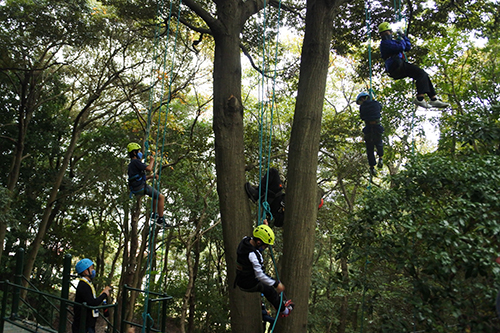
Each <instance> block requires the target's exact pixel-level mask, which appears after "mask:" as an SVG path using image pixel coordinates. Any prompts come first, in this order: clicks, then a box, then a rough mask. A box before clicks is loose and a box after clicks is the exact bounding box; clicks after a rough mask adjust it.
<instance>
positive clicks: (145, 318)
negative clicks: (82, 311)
mask: <svg viewBox="0 0 500 333" xmlns="http://www.w3.org/2000/svg"><path fill="white" fill-rule="evenodd" d="M180 4H181V2H180V3H179V7H178V8H179V9H178V14H177V15H178V16H177V28H176V35H175V40H174V47H173V51H172V52H171V61H170V63H171V67H170V75H169V76H168V77H169V82H168V94H167V102H166V106H165V117H164V120H162V114H163V111H162V110H163V106H164V100H163V96H164V93H165V84H164V81H165V78H166V77H165V73H166V72H167V52H166V50H165V52H164V57H163V61H162V62H163V71H162V72H160V71H159V70H157V73H158V76H157V79H158V82H159V83H160V84H161V89H160V101H159V107H158V128H159V129H158V131H157V133H156V147H158V146H159V142H160V137H161V134H163V137H162V142H161V150H160V152H159V154H158V152H157V154H156V155H155V158H154V167H153V170H152V171H153V175H156V173H157V172H158V179H156V178H155V177H153V185H152V187H153V191H154V190H157V191H158V193H160V180H161V171H162V168H161V166H160V167H159V168H158V166H157V164H158V163H157V162H158V160H157V159H159V161H160V164H161V161H162V159H163V154H164V146H165V137H166V129H167V128H166V127H167V121H168V112H169V109H170V107H169V106H170V100H171V88H172V82H173V76H174V75H173V69H174V66H175V51H176V47H177V37H178V32H179V24H180V23H179V22H180V21H179V17H180V8H181V6H180ZM162 8H163V5H162V4H159V5H158V7H157V17H158V22H157V27H156V31H155V43H154V52H153V59H154V61H153V64H152V71H151V73H152V87H151V89H150V93H149V96H150V100H149V112H148V126H147V129H146V140H145V141H146V142H145V147H146V150H145V156H147V152H148V148H149V136H150V130H151V119H152V113H153V108H154V102H153V100H154V98H155V95H154V88H155V84H154V81H155V78H154V73H155V68H156V60H157V58H158V57H157V53H156V52H157V48H158V44H159V39H160V38H159V36H160V30H161V26H162V22H161V20H160V17H162V16H163V15H162V14H163V9H162ZM172 8H173V4H172V2H170V9H169V15H168V24H167V34H166V45H168V43H169V41H170V30H171V20H172ZM162 122H163V124H164V125H163V129H162V130H160V126H161V124H162ZM157 168H158V169H159V170H157ZM158 201H159V198H157V199H156V200H151V212H154V211H158ZM155 203H156V207H155ZM149 225H150V217H149V216H147V218H146V226H149ZM155 226H156V223H153V224H152V227H150V228H149V234H148V239H149V245H148V258H147V263H146V267H147V272H146V283H145V290H144V292H145V300H144V310H143V314H142V319H143V325H142V331H141V332H142V333H144V332H145V330H146V326H147V323H148V319H150V320H151V321H152V318H151V315H150V314H149V308H148V306H149V291H150V290H149V289H150V283H151V271H152V265H153V256H154V254H155V253H156V251H155V243H156V242H155V234H156V233H155V229H156V228H155ZM162 263H163V261H162Z"/></svg>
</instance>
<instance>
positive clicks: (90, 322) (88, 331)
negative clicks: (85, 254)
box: [71, 258, 111, 333]
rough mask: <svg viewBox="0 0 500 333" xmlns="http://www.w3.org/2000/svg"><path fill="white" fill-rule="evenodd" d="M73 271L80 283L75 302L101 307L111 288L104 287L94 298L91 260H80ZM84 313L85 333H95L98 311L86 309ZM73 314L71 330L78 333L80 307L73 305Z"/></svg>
mask: <svg viewBox="0 0 500 333" xmlns="http://www.w3.org/2000/svg"><path fill="white" fill-rule="evenodd" d="M75 269H76V272H77V273H78V275H80V279H79V280H80V282H78V286H77V287H76V294H75V302H76V303H80V304H82V303H84V302H85V303H87V305H89V306H98V305H101V303H102V302H103V301H104V300H105V299H106V298H107V297H109V293H110V291H111V287H110V286H107V287H105V288H104V289H103V291H102V292H101V293H100V294H99V297H96V292H95V288H94V285H93V284H92V280H93V279H94V278H95V269H94V263H93V262H92V260H90V259H87V258H85V259H82V260H80V261H79V262H77V263H76V266H75ZM86 311H87V313H86V316H85V333H95V324H96V321H97V317H99V310H96V309H87V310H86ZM74 312H75V315H74V318H73V324H72V325H71V330H72V332H73V333H78V332H80V322H81V316H82V306H81V305H76V304H75V306H74Z"/></svg>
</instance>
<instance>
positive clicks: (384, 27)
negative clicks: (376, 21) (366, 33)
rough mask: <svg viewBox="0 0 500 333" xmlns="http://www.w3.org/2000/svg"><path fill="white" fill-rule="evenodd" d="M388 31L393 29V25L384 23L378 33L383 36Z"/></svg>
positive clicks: (379, 27)
mask: <svg viewBox="0 0 500 333" xmlns="http://www.w3.org/2000/svg"><path fill="white" fill-rule="evenodd" d="M387 30H392V29H391V24H390V23H389V22H382V23H380V25H379V26H378V33H379V34H381V33H383V32H384V31H387Z"/></svg>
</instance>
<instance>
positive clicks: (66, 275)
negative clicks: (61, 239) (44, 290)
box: [58, 254, 71, 333]
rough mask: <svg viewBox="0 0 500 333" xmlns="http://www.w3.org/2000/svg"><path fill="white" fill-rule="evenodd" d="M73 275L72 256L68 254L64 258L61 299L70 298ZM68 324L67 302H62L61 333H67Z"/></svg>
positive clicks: (60, 314) (60, 315)
mask: <svg viewBox="0 0 500 333" xmlns="http://www.w3.org/2000/svg"><path fill="white" fill-rule="evenodd" d="M70 275H71V254H66V255H65V256H64V264H63V279H62V286H61V288H62V290H61V298H64V299H68V298H69V280H70ZM67 322H68V308H67V303H66V302H65V301H61V306H60V308H59V331H58V332H59V333H64V332H66V324H67Z"/></svg>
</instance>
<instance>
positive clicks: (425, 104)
mask: <svg viewBox="0 0 500 333" xmlns="http://www.w3.org/2000/svg"><path fill="white" fill-rule="evenodd" d="M413 104H415V105H417V106H420V107H422V108H424V109H429V108H430V106H429V104H427V102H426V101H425V100H424V99H423V100H421V101H419V100H418V99H416V98H415V99H414V100H413Z"/></svg>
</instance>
